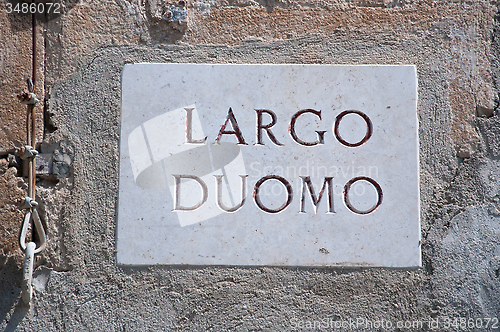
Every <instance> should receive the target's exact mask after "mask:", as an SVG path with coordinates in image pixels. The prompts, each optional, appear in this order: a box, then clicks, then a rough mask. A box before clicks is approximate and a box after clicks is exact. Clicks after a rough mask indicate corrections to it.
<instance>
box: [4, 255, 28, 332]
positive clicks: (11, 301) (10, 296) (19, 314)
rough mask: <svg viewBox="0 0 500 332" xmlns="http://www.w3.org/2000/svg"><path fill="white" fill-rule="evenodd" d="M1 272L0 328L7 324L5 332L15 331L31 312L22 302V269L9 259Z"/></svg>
mask: <svg viewBox="0 0 500 332" xmlns="http://www.w3.org/2000/svg"><path fill="white" fill-rule="evenodd" d="M0 272H1V275H2V277H0V326H1V325H3V324H4V323H6V326H5V329H4V330H3V331H4V332H8V331H15V330H16V329H17V326H18V325H19V324H20V323H21V322H22V320H23V319H24V317H26V314H27V313H28V312H29V307H28V306H26V305H25V304H24V303H23V301H22V300H21V279H22V268H21V267H20V266H18V265H17V264H16V262H14V258H13V257H9V258H8V260H7V262H5V264H3V266H2V268H1V269H0ZM12 310H14V312H13V313H11V314H10V312H11V311H12Z"/></svg>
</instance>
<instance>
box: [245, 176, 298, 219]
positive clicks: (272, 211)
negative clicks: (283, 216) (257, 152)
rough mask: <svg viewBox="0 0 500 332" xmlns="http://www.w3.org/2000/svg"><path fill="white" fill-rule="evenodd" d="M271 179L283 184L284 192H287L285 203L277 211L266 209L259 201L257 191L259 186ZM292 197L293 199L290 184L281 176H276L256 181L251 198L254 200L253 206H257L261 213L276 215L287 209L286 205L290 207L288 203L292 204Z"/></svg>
mask: <svg viewBox="0 0 500 332" xmlns="http://www.w3.org/2000/svg"><path fill="white" fill-rule="evenodd" d="M271 179H275V180H278V181H280V182H281V183H283V185H284V186H285V187H286V190H287V192H288V198H287V200H286V202H285V203H284V204H283V205H281V206H280V207H279V208H277V209H274V210H273V209H270V208H268V207H267V206H265V205H264V204H262V201H261V200H260V196H259V190H260V186H261V185H262V184H263V183H264V182H266V181H267V180H271ZM292 197H293V190H292V186H291V185H290V183H289V182H288V181H287V180H286V179H285V178H282V177H281V176H278V175H266V176H264V177H262V178H261V179H260V180H259V181H257V183H256V184H255V187H254V191H253V198H254V200H255V204H257V206H258V207H259V208H260V209H261V210H262V211H265V212H268V213H278V212H281V211H283V210H284V209H286V208H287V207H288V205H290V203H291V202H292Z"/></svg>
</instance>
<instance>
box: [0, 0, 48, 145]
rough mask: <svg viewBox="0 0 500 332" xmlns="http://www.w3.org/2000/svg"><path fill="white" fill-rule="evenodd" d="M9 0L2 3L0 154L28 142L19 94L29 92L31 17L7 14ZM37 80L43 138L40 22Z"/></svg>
mask: <svg viewBox="0 0 500 332" xmlns="http://www.w3.org/2000/svg"><path fill="white" fill-rule="evenodd" d="M5 3H6V1H3V0H2V1H1V2H0V6H1V7H2V10H1V11H0V22H2V23H1V24H0V41H1V44H2V47H1V48H0V90H1V91H2V96H1V97H0V155H2V154H4V153H5V152H6V151H10V150H13V149H14V148H16V147H19V146H21V145H24V144H26V105H23V104H21V103H20V102H19V100H18V98H17V95H18V94H20V93H23V92H27V85H26V80H27V79H28V78H31V74H32V67H31V65H32V63H31V55H32V49H31V46H32V38H31V19H30V17H28V16H19V15H13V14H7V13H6V10H5ZM37 33H38V38H37V63H38V70H37V82H36V89H35V93H36V95H37V96H38V99H40V100H41V102H39V103H38V104H37V106H36V118H37V121H36V126H37V130H36V137H37V139H38V140H40V141H41V139H42V138H43V99H44V97H45V91H44V72H45V70H44V54H45V49H44V37H43V29H42V27H41V25H39V26H38V29H37Z"/></svg>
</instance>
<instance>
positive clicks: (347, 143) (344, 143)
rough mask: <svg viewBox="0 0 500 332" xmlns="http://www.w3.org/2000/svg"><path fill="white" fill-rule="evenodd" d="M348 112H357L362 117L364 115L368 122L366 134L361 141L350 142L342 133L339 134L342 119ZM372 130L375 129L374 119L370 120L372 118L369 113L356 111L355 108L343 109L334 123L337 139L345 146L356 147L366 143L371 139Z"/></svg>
mask: <svg viewBox="0 0 500 332" xmlns="http://www.w3.org/2000/svg"><path fill="white" fill-rule="evenodd" d="M347 114H357V115H359V116H360V117H362V118H363V120H365V122H366V134H365V137H363V138H362V139H361V140H360V141H359V142H356V143H349V142H347V141H346V140H345V139H343V138H342V137H341V136H340V134H339V124H340V121H341V120H342V118H343V117H344V116H346V115H347ZM372 131H373V125H372V121H371V120H370V118H369V117H368V115H366V114H365V113H363V112H360V111H355V110H349V111H343V112H342V113H340V114H339V115H337V118H336V119H335V125H334V133H335V137H336V138H337V140H338V141H339V142H340V143H342V144H343V145H345V146H348V147H351V148H355V147H357V146H360V145H362V144H364V143H366V141H368V140H369V139H370V137H371V136H372Z"/></svg>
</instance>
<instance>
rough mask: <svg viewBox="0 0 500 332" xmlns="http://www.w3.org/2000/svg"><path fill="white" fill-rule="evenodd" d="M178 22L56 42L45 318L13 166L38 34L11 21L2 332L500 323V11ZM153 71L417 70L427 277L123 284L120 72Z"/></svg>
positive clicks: (316, 4)
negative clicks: (213, 67)
mask: <svg viewBox="0 0 500 332" xmlns="http://www.w3.org/2000/svg"><path fill="white" fill-rule="evenodd" d="M1 3H2V6H3V5H4V2H1ZM162 6H164V5H163V4H162V3H160V2H158V3H156V2H153V0H145V1H131V2H127V1H124V0H117V1H107V0H103V1H80V2H79V3H78V4H74V3H72V4H68V7H67V8H68V13H67V14H65V15H61V16H59V17H56V18H53V19H51V20H50V21H48V22H45V23H44V24H43V29H42V27H40V35H41V37H40V38H41V40H40V41H39V44H40V46H39V50H40V54H39V57H40V63H43V65H41V67H40V74H39V77H40V80H42V81H41V82H43V83H40V84H38V86H39V87H40V90H39V91H38V94H39V95H41V96H44V97H45V99H46V103H45V104H46V105H45V111H43V110H42V107H39V108H38V113H39V114H40V117H42V114H44V115H45V121H44V122H45V132H44V133H43V132H42V130H41V128H42V122H41V121H40V122H39V125H40V126H39V128H40V130H39V138H40V141H41V140H42V138H43V144H42V146H41V147H40V150H41V151H42V152H44V153H47V154H48V155H51V156H52V158H53V164H54V167H53V169H52V173H54V174H53V175H50V176H43V177H42V178H41V179H40V180H39V182H38V183H39V185H38V188H37V190H38V197H37V200H38V201H40V203H41V207H42V216H43V219H44V223H45V226H46V228H47V231H48V240H49V246H48V248H47V250H46V252H45V253H44V254H43V255H41V256H40V257H38V260H37V266H40V268H39V270H38V272H37V275H36V278H35V279H36V284H35V286H36V289H37V291H36V293H35V299H34V301H33V305H32V307H31V308H27V307H25V306H23V305H22V304H21V302H19V295H20V280H21V262H22V252H21V251H20V250H19V249H18V248H17V232H18V229H19V227H20V225H21V219H22V213H21V212H19V211H18V203H17V202H18V201H20V199H22V197H23V195H25V191H26V181H25V180H24V179H23V178H22V177H18V176H17V174H16V173H17V171H16V169H15V167H14V163H13V162H12V158H11V159H10V160H11V163H10V164H9V162H8V161H7V159H8V153H11V152H12V151H11V150H12V148H14V147H18V146H20V145H21V144H23V139H24V131H23V130H24V116H25V113H24V112H25V107H24V106H22V105H20V104H18V103H17V101H16V100H15V99H16V98H15V94H17V93H19V92H22V90H23V89H24V86H23V84H24V83H23V80H24V79H25V78H27V77H29V75H30V72H31V69H30V57H29V55H30V50H29V48H26V47H23V46H21V45H20V44H22V45H25V44H26V45H29V44H30V42H29V41H30V38H29V37H30V30H29V25H30V23H29V19H27V18H19V17H17V18H13V17H11V16H8V15H12V14H5V12H4V11H2V14H0V15H2V16H0V20H1V22H2V24H0V27H1V28H0V32H1V35H0V36H1V42H2V45H5V47H3V48H2V49H1V50H0V55H1V58H0V70H1V73H2V75H1V78H2V83H1V84H2V87H3V89H2V91H6V92H5V93H2V94H1V96H0V117H1V118H0V119H1V120H0V123H1V132H0V158H2V159H0V248H1V249H2V252H0V269H1V273H0V280H1V282H0V319H1V321H0V328H4V329H5V330H7V331H9V330H15V329H16V328H17V329H19V330H47V331H73V330H92V331H95V330H105V331H115V330H116V331H128V330H170V329H178V330H186V331H191V330H210V329H212V330H214V331H217V330H242V331H245V330H269V331H272V330H291V328H292V325H291V319H293V318H296V319H299V320H304V321H305V320H314V319H316V320H318V319H323V318H329V319H330V318H331V319H334V320H348V319H349V318H351V319H357V318H364V319H371V320H377V319H385V320H392V321H394V322H395V321H397V320H419V319H420V320H428V319H430V318H436V317H441V318H442V317H445V316H453V317H465V318H481V317H495V316H496V317H497V318H500V277H499V271H500V202H499V199H500V145H499V142H500V117H499V115H498V112H497V111H496V110H495V108H496V105H497V100H498V92H497V90H496V87H497V86H498V82H500V81H499V80H500V72H499V68H500V58H499V54H500V52H499V51H500V43H499V42H498V38H500V33H499V32H498V30H497V27H498V23H497V21H496V20H495V17H496V15H497V4H496V3H494V2H487V1H461V2H440V1H435V2H431V1H386V0H384V1H382V0H380V1H340V0H339V1H307V0H298V1H264V0H262V1H244V0H241V1H194V2H188V4H187V5H186V7H184V6H185V5H183V4H177V5H175V6H176V7H177V8H184V9H187V13H188V14H187V22H184V21H182V22H180V23H183V24H179V22H167V21H166V20H161V19H159V17H160V16H159V14H158V13H160V12H162V11H163V10H164V8H163V7H162ZM168 6H169V7H168V8H171V7H170V6H172V5H168ZM2 8H3V7H2ZM168 8H167V9H168ZM16 22H17V23H16ZM4 23H5V24H4ZM16 27H17V28H16ZM42 31H43V34H42ZM16 38H17V39H19V40H20V41H22V43H16V42H14V41H13V39H16ZM42 59H43V61H42ZM144 61H147V62H199V63H341V64H367V63H370V64H372V63H373V64H377V63H378V64H415V65H417V70H418V76H419V105H418V116H419V120H420V130H419V137H420V162H421V165H420V168H421V174H420V176H421V201H422V207H421V211H422V239H423V240H422V251H423V260H424V266H423V267H422V268H421V269H417V270H413V271H398V270H388V269H355V270H353V269H307V268H303V269H297V268H269V267H255V268H232V267H161V266H155V267H145V268H122V267H117V266H116V262H115V256H114V255H115V225H116V204H117V190H118V162H119V160H118V144H119V123H120V73H121V70H122V68H123V65H124V64H125V63H131V62H144ZM42 87H43V88H44V90H43V89H42ZM9 166H10V167H9ZM158 245H161V244H158Z"/></svg>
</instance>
